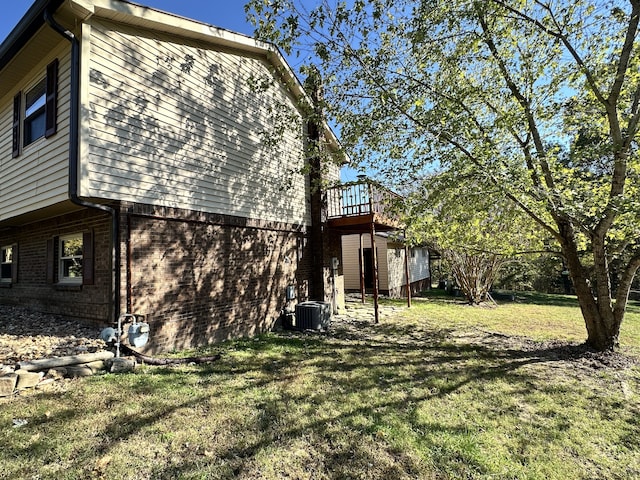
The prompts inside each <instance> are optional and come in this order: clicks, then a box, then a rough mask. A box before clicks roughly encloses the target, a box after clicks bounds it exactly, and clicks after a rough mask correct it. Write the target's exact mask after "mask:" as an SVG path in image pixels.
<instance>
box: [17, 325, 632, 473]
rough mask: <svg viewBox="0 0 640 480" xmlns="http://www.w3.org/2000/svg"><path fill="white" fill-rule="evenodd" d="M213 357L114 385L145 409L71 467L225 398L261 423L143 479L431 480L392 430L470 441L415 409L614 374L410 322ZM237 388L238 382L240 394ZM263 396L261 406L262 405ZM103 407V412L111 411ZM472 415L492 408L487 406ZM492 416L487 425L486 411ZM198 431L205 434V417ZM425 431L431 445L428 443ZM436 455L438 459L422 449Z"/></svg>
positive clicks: (579, 355)
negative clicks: (179, 395)
mask: <svg viewBox="0 0 640 480" xmlns="http://www.w3.org/2000/svg"><path fill="white" fill-rule="evenodd" d="M216 348H217V349H218V350H222V351H226V352H227V353H226V354H224V355H223V358H222V360H220V361H219V362H216V363H213V364H211V365H203V366H191V367H179V368H177V369H176V368H167V367H162V368H153V369H152V370H150V372H152V374H153V378H152V379H147V378H145V375H140V377H138V378H136V377H137V375H133V378H131V379H130V380H128V381H125V380H120V379H118V380H116V382H115V383H116V385H114V387H113V388H117V389H119V390H121V391H122V392H123V393H122V395H124V396H125V397H131V398H130V400H129V401H132V402H140V406H141V407H142V408H141V410H140V411H135V412H127V411H126V409H125V411H123V412H121V413H120V414H117V415H116V414H114V415H112V416H111V417H109V418H108V419H107V420H106V421H104V423H103V424H100V425H97V426H96V427H95V428H96V433H95V435H96V436H98V437H99V438H98V439H97V440H94V441H92V442H89V443H88V444H87V445H88V446H86V447H80V448H79V449H78V451H76V452H75V454H74V463H79V462H85V463H86V467H84V468H85V470H86V469H87V468H89V469H90V467H91V465H93V463H95V458H97V457H99V456H105V455H109V454H110V452H111V449H112V448H113V446H114V445H117V444H118V443H122V442H131V441H132V439H133V438H135V436H136V435H138V434H139V433H140V432H142V431H146V430H147V429H149V428H152V429H155V428H156V427H154V426H155V425H156V424H158V428H166V426H165V425H163V422H164V421H165V419H167V418H169V417H171V416H173V415H175V414H179V413H180V412H186V411H192V410H193V409H197V408H201V406H202V405H203V404H204V405H207V404H208V402H209V401H210V398H211V395H217V394H216V393H215V392H226V393H225V394H224V395H225V396H226V397H228V399H226V400H225V401H226V402H230V403H229V405H228V408H230V409H233V408H246V409H247V411H248V412H250V411H254V412H256V414H255V415H251V416H248V417H247V418H245V419H242V420H241V423H240V424H238V425H236V427H235V431H229V432H221V433H220V434H221V435H223V436H224V441H220V442H218V440H216V439H215V438H196V439H194V442H201V443H202V444H203V445H202V448H200V449H199V450H195V451H190V450H187V451H185V452H183V453H182V454H181V456H180V460H179V461H178V462H177V463H176V462H173V463H171V462H168V463H167V462H166V459H162V461H160V462H156V463H155V464H154V466H153V467H152V472H151V477H153V478H176V477H180V476H189V475H195V474H197V473H199V472H203V471H212V472H213V471H215V472H217V473H216V477H217V478H236V477H256V476H261V475H260V473H261V471H260V470H261V469H262V468H266V467H265V465H264V463H263V462H265V457H267V458H268V459H269V460H268V461H269V462H272V463H273V464H272V465H271V466H270V467H269V468H274V469H278V468H280V469H281V470H282V473H283V474H286V473H287V472H289V473H291V474H293V475H294V476H295V473H296V472H298V473H300V472H305V473H306V474H308V475H309V476H314V475H315V476H317V477H323V476H324V477H327V476H328V477H330V478H331V477H333V478H336V477H345V478H346V477H347V476H349V475H350V472H353V471H356V472H360V473H362V474H363V475H364V474H366V475H367V476H368V478H403V477H404V478H416V477H419V476H421V475H424V473H425V471H428V470H425V468H429V467H425V465H424V464H423V460H421V458H422V457H421V455H422V454H421V453H419V452H416V450H415V448H417V447H411V446H409V447H399V446H397V445H396V444H395V443H394V442H395V440H394V439H393V435H394V433H389V431H392V430H393V429H394V428H396V427H395V425H396V424H398V423H400V424H401V428H404V429H406V430H407V432H408V433H407V434H406V435H408V436H409V437H410V439H409V440H408V442H409V444H411V442H415V443H416V444H419V443H420V442H422V443H424V442H427V443H428V442H430V441H433V438H435V437H437V434H438V432H440V433H442V434H443V435H445V434H446V435H450V436H456V437H460V438H461V439H465V441H466V440H468V441H469V442H472V443H473V442H474V441H475V440H474V434H473V432H472V431H470V430H469V426H468V425H466V424H465V423H459V424H458V425H451V424H444V423H442V422H439V421H427V420H425V419H421V418H420V416H419V415H418V414H417V412H418V408H419V406H421V405H425V404H429V403H430V402H442V401H446V402H449V401H450V396H452V395H453V396H455V395H456V394H460V395H467V396H469V395H470V398H474V395H491V388H493V387H491V385H493V383H494V382H498V383H499V385H500V386H504V385H507V386H508V387H509V388H510V389H511V392H513V394H517V395H522V396H524V397H525V398H527V399H528V401H529V402H535V400H534V399H533V397H534V396H535V394H536V393H539V392H541V391H546V390H549V391H550V392H553V388H555V387H554V379H553V378H547V377H545V376H544V375H543V376H541V374H540V372H534V371H531V370H530V369H528V368H527V367H528V366H531V365H537V364H547V365H549V366H555V365H560V366H561V367H562V368H563V369H567V368H569V369H575V368H577V369H578V370H577V372H578V373H579V374H580V375H592V374H593V373H594V371H595V370H598V369H601V368H605V367H609V366H610V367H613V368H618V367H617V366H616V365H607V364H605V363H603V362H602V361H601V359H600V358H598V357H594V356H593V353H592V352H589V351H588V350H587V349H585V348H584V347H583V346H582V345H575V344H567V343H562V342H532V341H529V340H527V339H524V338H522V337H507V336H504V335H498V334H491V333H486V332H479V333H478V334H477V335H476V334H474V335H473V336H468V337H464V336H460V335H456V332H455V331H453V330H447V329H438V328H433V327H429V326H426V325H422V324H418V323H406V324H405V323H382V324H378V325H375V324H371V323H367V322H357V321H355V322H354V321H352V322H341V323H338V322H336V323H334V325H333V327H332V329H331V330H330V331H329V332H326V333H305V332H281V333H272V334H268V335H263V336H260V337H258V338H256V339H249V340H242V341H236V342H230V343H228V344H226V345H223V346H222V347H220V346H217V347H216ZM234 352H236V353H239V354H240V355H234ZM545 372H547V371H546V370H544V371H543V374H544V373H545ZM585 372H586V373H585ZM194 374H195V375H196V376H197V378H196V379H195V380H194V378H193V375H194ZM242 376H244V379H245V380H244V381H241V382H237V379H238V378H240V377H242ZM301 380H305V381H301ZM216 386H219V387H220V388H221V390H216V389H215V388H214V387H216ZM166 388H173V389H175V388H186V389H187V390H186V391H187V392H188V394H187V395H186V396H185V398H184V399H183V400H178V401H177V402H174V403H170V402H167V403H165V402H164V400H163V399H162V398H156V397H155V396H154V393H155V394H158V393H161V392H162V391H163V390H164V389H166ZM496 388H504V387H496ZM567 388H575V387H574V386H571V385H570V386H569V387H567ZM476 389H477V390H478V392H475V390H476ZM156 390H157V391H156ZM265 391H267V392H268V395H261V394H260V392H265ZM233 392H235V393H233ZM122 395H121V396H122ZM118 398H120V397H118ZM247 398H248V399H249V400H246V399H247ZM498 398H499V397H498ZM239 399H245V400H239ZM116 401H117V400H116ZM243 401H249V402H250V404H249V405H248V406H247V405H241V404H238V405H236V406H235V407H234V402H243ZM497 401H501V400H497ZM110 402H111V400H109V399H108V398H105V399H104V408H105V409H107V408H109V405H110ZM485 402H486V400H485ZM476 408H487V409H490V408H494V407H493V405H490V404H486V405H485V404H484V403H482V404H481V405H479V406H477V407H476ZM92 410H93V412H95V411H96V410H98V407H97V406H93V407H92ZM87 414H88V415H97V414H96V413H92V412H87V411H86V410H84V408H83V407H81V406H78V407H77V408H74V409H71V410H70V409H63V410H60V411H59V412H57V413H55V414H54V415H53V416H52V417H49V416H46V417H43V416H40V417H38V418H37V419H36V421H34V422H30V425H31V426H34V427H37V426H39V425H40V426H41V425H43V424H48V425H50V426H49V427H48V428H49V429H50V430H51V431H52V432H55V425H56V424H62V423H68V422H73V421H74V418H82V417H84V416H86V415H87ZM486 415H495V412H494V411H489V410H487V412H486ZM188 418H189V421H193V418H192V417H191V416H189V417H188ZM202 421H203V422H207V419H206V417H203V419H202ZM61 428H62V427H61ZM540 428H542V427H540ZM548 428H551V427H548ZM420 432H428V433H429V435H427V437H428V438H427V437H425V435H423V434H421V433H420ZM636 433H640V426H639V425H638V424H637V421H636V422H635V423H630V424H629V426H628V434H629V438H632V437H633V435H634V434H636ZM430 439H431V440H430ZM60 442H63V440H62V439H61V438H59V437H58V436H57V434H55V433H54V435H52V437H51V438H48V437H46V438H43V439H41V440H39V441H38V442H36V443H38V445H35V446H34V445H33V444H30V445H28V446H25V447H23V448H18V447H16V446H13V447H11V446H9V447H8V448H9V450H7V451H5V454H9V455H11V456H14V457H21V458H30V459H31V460H32V461H33V462H35V463H40V462H50V461H52V458H53V457H52V455H53V456H55V449H56V448H58V447H56V445H57V444H59V443H60ZM401 443H402V442H401ZM431 447H433V448H437V449H442V448H443V447H442V446H441V445H426V447H424V448H427V449H429V448H431ZM207 448H208V449H210V450H212V451H214V452H215V455H214V456H213V457H205V456H203V455H202V452H203V451H206V449H207ZM472 450H473V449H472ZM38 452H39V453H38ZM443 455H444V456H443V457H442V459H441V460H440V461H442V462H445V461H446V458H448V457H452V458H454V457H455V461H453V460H452V461H451V462H449V463H447V464H446V465H445V464H442V465H440V466H438V465H436V467H437V468H443V469H451V468H455V467H452V465H464V469H465V470H464V471H460V472H456V471H452V472H449V473H448V475H447V476H454V477H455V476H456V474H460V475H462V476H464V475H468V474H469V472H475V473H476V474H478V475H482V474H484V473H487V472H488V471H489V469H490V467H489V466H487V465H485V464H484V463H483V461H482V460H481V459H479V458H477V457H476V456H475V455H474V454H473V451H468V452H467V451H464V450H460V451H458V450H452V451H450V452H445V453H444V454H443ZM50 457H51V458H50ZM278 462H280V463H278ZM461 468H462V467H461ZM207 469H209V470H207ZM296 469H298V470H296Z"/></svg>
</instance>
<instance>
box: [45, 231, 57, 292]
mask: <svg viewBox="0 0 640 480" xmlns="http://www.w3.org/2000/svg"><path fill="white" fill-rule="evenodd" d="M57 245H58V237H53V238H50V239H48V240H47V283H54V282H55V280H56V277H55V272H56V254H55V252H56V246H57Z"/></svg>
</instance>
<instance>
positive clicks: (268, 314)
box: [0, 204, 342, 353]
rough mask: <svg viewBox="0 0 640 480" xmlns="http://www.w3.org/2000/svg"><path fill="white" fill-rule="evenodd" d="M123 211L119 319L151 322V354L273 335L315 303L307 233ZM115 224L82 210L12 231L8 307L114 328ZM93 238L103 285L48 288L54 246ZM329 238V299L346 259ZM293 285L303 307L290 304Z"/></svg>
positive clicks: (3, 295) (0, 294) (2, 298)
mask: <svg viewBox="0 0 640 480" xmlns="http://www.w3.org/2000/svg"><path fill="white" fill-rule="evenodd" d="M119 211H120V232H119V233H120V272H121V275H120V277H121V279H120V285H119V293H120V306H119V308H118V309H117V312H119V313H124V312H130V313H134V314H139V315H141V316H143V317H144V319H145V320H146V321H147V322H149V324H150V327H151V333H150V343H149V345H148V346H147V347H146V348H145V350H146V352H147V353H157V352H162V351H168V350H172V349H181V348H186V347H193V346H197V345H204V344H208V343H212V342H216V341H220V340H224V339H228V338H234V337H240V336H250V335H253V334H256V333H260V332H264V331H266V330H269V329H271V328H273V326H274V325H275V323H276V322H277V320H278V319H279V318H280V314H281V311H282V309H283V308H285V307H288V308H293V306H294V305H295V303H297V302H300V301H306V300H308V299H309V298H310V291H311V283H312V273H313V272H314V266H313V258H312V253H311V242H310V234H309V232H308V230H307V228H306V227H302V226H299V225H291V224H284V223H276V222H266V221H261V220H251V219H246V218H238V217H229V216H222V215H213V214H205V213H201V212H191V211H184V210H179V209H171V208H162V207H151V206H146V205H140V204H126V205H125V204H122V205H119ZM110 222H111V220H110V217H109V216H108V215H106V214H104V213H102V212H98V211H94V210H81V211H78V212H75V213H71V214H66V215H62V216H60V217H56V218H52V219H48V220H45V221H40V222H36V223H32V224H30V225H26V226H21V227H12V228H10V229H7V230H4V231H2V233H0V245H11V244H17V245H18V281H17V282H16V283H13V284H11V285H10V286H8V285H3V286H2V287H3V288H0V303H6V304H18V305H25V306H29V307H31V308H33V309H35V310H38V311H43V312H48V313H56V314H62V315H66V316H70V317H77V318H81V319H85V320H87V322H91V323H95V324H97V325H101V326H105V325H112V324H113V319H114V318H117V315H116V313H115V312H113V311H112V295H111V281H112V280H111V274H110V271H111V260H110V254H111V246H110V225H111V223H110ZM84 231H90V232H92V233H93V238H94V284H93V285H77V286H73V287H69V286H62V285H59V284H56V283H48V282H47V263H48V260H47V241H48V240H49V239H52V238H54V237H56V236H61V235H66V234H71V233H78V232H84ZM329 237H330V235H329V236H328V237H327V238H325V239H324V241H325V245H329V247H327V248H325V250H324V251H325V255H323V259H322V263H323V265H322V267H321V268H320V267H319V268H320V269H321V271H322V275H323V282H322V283H323V287H324V290H327V289H329V288H330V286H331V282H332V278H331V277H332V270H331V268H330V261H329V260H330V257H331V256H335V257H337V258H341V255H340V250H339V248H340V241H339V240H340V239H339V236H336V238H335V239H333V240H335V245H334V247H335V248H333V247H330V245H333V243H332V242H331V241H328V240H330V238H329ZM331 238H333V237H331ZM337 278H338V283H337V287H338V293H339V295H341V294H342V283H341V278H342V277H341V276H338V277H337ZM288 285H294V287H295V290H296V297H297V298H296V300H294V301H293V302H290V303H289V304H287V301H286V296H285V295H286V287H287V286H288ZM325 295H326V297H329V298H330V296H331V295H330V292H326V293H325ZM341 296H342V295H341Z"/></svg>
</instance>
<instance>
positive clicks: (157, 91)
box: [81, 22, 310, 224]
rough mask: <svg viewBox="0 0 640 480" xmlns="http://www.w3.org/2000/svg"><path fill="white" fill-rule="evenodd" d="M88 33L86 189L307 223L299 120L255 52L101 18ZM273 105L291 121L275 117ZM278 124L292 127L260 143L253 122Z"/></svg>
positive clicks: (259, 127) (262, 127) (266, 126)
mask: <svg viewBox="0 0 640 480" xmlns="http://www.w3.org/2000/svg"><path fill="white" fill-rule="evenodd" d="M90 32H91V34H90V39H91V40H90V41H91V44H90V64H89V69H88V70H89V71H88V76H89V77H90V78H89V79H88V80H89V81H88V82H87V87H86V88H88V92H85V94H84V95H83V98H85V99H86V100H85V103H86V104H85V105H84V109H85V111H86V112H87V116H86V118H85V120H86V126H85V128H84V129H83V131H82V136H83V138H82V144H83V150H82V178H81V189H82V190H81V191H82V193H83V194H84V195H86V196H90V197H97V198H106V199H118V200H126V201H132V202H140V203H148V204H153V205H163V206H170V207H179V208H185V209H192V210H198V211H206V212H213V213H221V214H228V215H235V216H242V217H248V218H260V219H265V220H271V221H283V222H289V223H299V224H308V223H309V221H310V220H309V219H310V212H309V206H308V202H307V201H306V197H307V191H308V185H307V181H306V179H305V177H304V176H303V175H301V174H300V173H298V172H299V171H300V170H301V167H302V166H303V158H302V157H303V155H302V153H303V143H302V136H301V131H302V123H301V119H300V116H299V115H298V114H297V113H296V110H295V108H294V102H293V100H291V98H290V97H289V95H288V94H287V92H286V90H285V89H284V88H283V86H282V84H281V83H280V82H277V81H275V79H274V76H273V74H272V72H270V70H269V65H268V64H267V63H265V61H263V60H261V59H258V58H252V57H247V56H245V55H243V54H240V53H238V52H235V51H220V50H213V49H212V48H211V47H210V46H209V45H206V44H200V43H195V42H192V43H189V44H180V43H177V42H176V40H175V39H173V38H168V37H162V35H161V34H154V35H145V34H144V32H134V31H130V30H127V29H125V28H120V29H119V30H118V29H116V28H115V27H113V26H111V25H110V24H107V23H97V22H96V23H95V24H93V25H92V26H91V29H90ZM249 78H255V79H257V80H258V81H260V80H262V79H268V80H270V81H272V82H273V86H272V87H270V88H268V89H267V90H266V91H265V92H262V93H260V92H255V91H252V89H251V88H250V86H249V85H248V79H249ZM276 103H278V104H284V105H287V106H288V107H289V108H290V110H291V112H294V114H295V115H294V117H293V119H294V120H292V119H289V118H287V119H282V120H274V118H273V114H272V113H271V112H270V108H271V107H272V106H273V105H275V104H276ZM283 124H287V125H290V126H292V127H293V130H294V131H284V132H281V133H282V136H281V137H274V136H273V135H272V136H271V137H270V138H280V140H279V141H278V142H275V144H274V145H273V146H269V145H266V144H265V142H264V141H263V137H262V136H261V132H263V131H269V130H270V129H277V128H279V127H280V126H281V125H283Z"/></svg>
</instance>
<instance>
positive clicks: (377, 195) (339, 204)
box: [326, 180, 401, 220]
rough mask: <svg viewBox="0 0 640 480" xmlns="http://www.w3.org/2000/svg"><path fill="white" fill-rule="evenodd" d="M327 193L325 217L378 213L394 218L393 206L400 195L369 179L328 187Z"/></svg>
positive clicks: (395, 215) (334, 217)
mask: <svg viewBox="0 0 640 480" xmlns="http://www.w3.org/2000/svg"><path fill="white" fill-rule="evenodd" d="M326 195H327V197H326V198H327V219H328V220H332V219H336V218H344V217H356V216H361V215H370V214H372V213H373V214H380V215H383V216H385V217H387V218H390V219H395V218H396V217H397V214H396V213H395V211H394V209H393V206H394V204H396V203H397V201H398V200H400V199H401V197H400V195H398V194H397V193H394V192H392V191H391V190H389V189H386V188H384V187H381V186H380V185H378V184H376V183H374V182H371V181H366V180H365V181H360V182H356V183H348V184H344V185H339V186H337V187H333V188H329V189H327V191H326Z"/></svg>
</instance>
